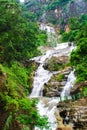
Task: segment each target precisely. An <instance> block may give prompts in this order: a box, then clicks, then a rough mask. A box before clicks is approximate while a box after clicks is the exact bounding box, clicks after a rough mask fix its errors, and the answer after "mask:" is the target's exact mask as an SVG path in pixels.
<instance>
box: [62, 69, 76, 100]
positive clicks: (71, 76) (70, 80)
mask: <svg viewBox="0 0 87 130" xmlns="http://www.w3.org/2000/svg"><path fill="white" fill-rule="evenodd" d="M75 80H76V77H75V75H74V70H73V71H71V73H70V74H69V76H68V79H67V83H66V85H65V87H64V89H63V91H62V93H61V97H62V98H63V99H64V97H66V96H69V94H70V90H71V88H72V87H73V85H74V82H75Z"/></svg>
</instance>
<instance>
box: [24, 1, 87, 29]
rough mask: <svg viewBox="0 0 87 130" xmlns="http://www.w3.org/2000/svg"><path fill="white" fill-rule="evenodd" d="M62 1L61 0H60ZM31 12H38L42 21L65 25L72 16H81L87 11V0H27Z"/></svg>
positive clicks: (26, 3)
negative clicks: (56, 0) (57, 0)
mask: <svg viewBox="0 0 87 130" xmlns="http://www.w3.org/2000/svg"><path fill="white" fill-rule="evenodd" d="M59 1H60V0H59ZM25 5H26V6H27V8H28V9H29V11H30V12H32V13H35V14H37V15H38V16H39V17H38V20H39V21H40V22H46V23H47V22H51V23H53V24H57V25H62V27H65V25H66V24H67V21H68V19H69V18H70V17H79V16H81V15H82V14H86V13H87V8H86V7H87V0H66V2H64V1H61V2H60V3H58V2H56V3H55V0H50V1H48V0H32V1H30V0H25Z"/></svg>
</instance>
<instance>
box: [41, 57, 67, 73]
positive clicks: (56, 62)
mask: <svg viewBox="0 0 87 130" xmlns="http://www.w3.org/2000/svg"><path fill="white" fill-rule="evenodd" d="M68 61H69V58H68V56H60V57H52V58H51V59H47V60H46V62H45V64H44V66H43V67H44V68H45V69H47V70H49V71H58V70H60V69H63V68H64V65H65V64H67V63H68Z"/></svg>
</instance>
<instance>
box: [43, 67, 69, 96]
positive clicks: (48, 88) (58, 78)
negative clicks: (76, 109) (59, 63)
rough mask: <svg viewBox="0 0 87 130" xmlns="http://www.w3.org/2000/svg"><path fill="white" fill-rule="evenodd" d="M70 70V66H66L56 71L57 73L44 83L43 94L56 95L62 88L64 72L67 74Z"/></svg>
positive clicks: (64, 80)
mask: <svg viewBox="0 0 87 130" xmlns="http://www.w3.org/2000/svg"><path fill="white" fill-rule="evenodd" d="M70 71H71V67H66V68H65V69H63V70H61V71H58V73H57V74H53V76H52V77H51V79H50V80H49V82H48V83H45V85H44V89H43V95H44V96H47V97H53V96H54V97H58V96H60V94H61V91H62V90H63V88H64V86H65V84H66V82H67V78H68V77H66V74H69V73H70Z"/></svg>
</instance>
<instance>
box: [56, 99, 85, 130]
mask: <svg viewBox="0 0 87 130" xmlns="http://www.w3.org/2000/svg"><path fill="white" fill-rule="evenodd" d="M57 108H58V111H59V114H60V116H61V118H62V119H63V121H64V120H65V118H66V117H68V118H69V123H70V124H73V128H74V129H75V130H78V129H80V130H87V97H85V98H81V99H79V100H76V101H71V100H70V101H67V102H65V101H64V102H60V103H59V104H58V106H57Z"/></svg>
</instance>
